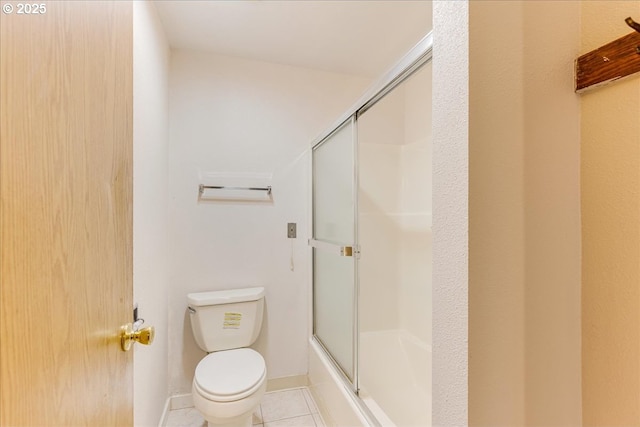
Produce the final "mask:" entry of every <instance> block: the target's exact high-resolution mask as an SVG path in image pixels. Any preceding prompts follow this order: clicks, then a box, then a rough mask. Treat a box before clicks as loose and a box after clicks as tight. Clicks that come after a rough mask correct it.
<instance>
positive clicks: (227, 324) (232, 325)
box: [222, 312, 242, 329]
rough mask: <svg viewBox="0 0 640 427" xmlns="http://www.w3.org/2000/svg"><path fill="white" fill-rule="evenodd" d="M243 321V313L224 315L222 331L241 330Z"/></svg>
mask: <svg viewBox="0 0 640 427" xmlns="http://www.w3.org/2000/svg"><path fill="white" fill-rule="evenodd" d="M241 321H242V313H235V312H227V313H225V314H224V322H223V324H222V329H239V328H240V322H241Z"/></svg>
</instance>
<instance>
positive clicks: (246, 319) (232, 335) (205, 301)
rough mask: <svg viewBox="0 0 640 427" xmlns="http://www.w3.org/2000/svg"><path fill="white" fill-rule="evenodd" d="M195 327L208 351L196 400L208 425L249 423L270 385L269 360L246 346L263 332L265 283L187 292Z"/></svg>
mask: <svg viewBox="0 0 640 427" xmlns="http://www.w3.org/2000/svg"><path fill="white" fill-rule="evenodd" d="M187 300H188V302H189V313H190V316H191V329H192V330H193V336H194V338H195V339H196V342H197V343H198V346H199V347H200V348H201V349H203V350H204V351H206V352H207V353H209V354H207V356H205V358H204V359H202V360H201V361H200V363H198V366H197V367H196V372H195V375H194V378H193V387H192V393H193V403H194V406H195V407H196V409H197V410H198V411H200V413H201V414H202V415H203V417H204V419H205V420H206V421H207V422H208V423H209V426H220V427H222V426H224V427H245V426H246V427H249V426H251V424H252V422H251V421H252V419H251V418H252V415H253V412H254V410H255V409H256V408H257V407H258V405H260V401H261V400H262V396H263V395H264V392H265V389H266V388H267V380H266V378H267V369H266V366H265V363H264V359H263V358H262V356H261V355H260V353H258V352H257V351H255V350H252V349H250V348H246V347H248V346H250V345H251V344H253V343H254V342H255V340H256V339H257V338H258V335H259V334H260V328H261V327H262V314H263V310H264V288H262V287H259V288H247V289H234V290H228V291H213V292H199V293H193V294H188V295H187Z"/></svg>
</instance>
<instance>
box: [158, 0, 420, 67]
mask: <svg viewBox="0 0 640 427" xmlns="http://www.w3.org/2000/svg"><path fill="white" fill-rule="evenodd" d="M155 4H156V7H157V9H158V12H159V14H160V19H161V21H162V23H163V26H164V28H165V31H166V34H167V37H168V39H169V44H170V45H171V47H172V48H178V49H191V50H199V51H206V52H213V53H218V54H222V55H229V56H237V57H242V58H247V59H254V60H260V61H267V62H275V63H280V64H287V65H293V66H299V67H306V68H315V69H320V70H325V71H333V72H340V73H347V74H355V75H362V76H367V77H377V76H379V75H381V74H382V73H383V72H384V71H386V70H387V69H388V68H389V67H390V66H391V65H393V64H394V63H395V62H396V61H397V60H399V59H400V58H401V57H402V56H403V54H404V53H406V52H407V51H408V50H409V49H411V47H413V46H414V45H415V44H416V43H417V42H418V41H419V40H420V39H421V38H422V37H423V36H425V35H426V34H427V33H428V32H429V31H431V26H432V25H431V1H424V0H422V1H420V0H412V1H400V0H395V1H394V0H391V1H383V0H341V1H329V0H316V1H312V0H283V1H273V0H208V1H206V0H204V1H203V0H200V1H156V2H155Z"/></svg>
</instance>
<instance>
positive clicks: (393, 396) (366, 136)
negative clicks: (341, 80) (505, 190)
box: [310, 35, 432, 426]
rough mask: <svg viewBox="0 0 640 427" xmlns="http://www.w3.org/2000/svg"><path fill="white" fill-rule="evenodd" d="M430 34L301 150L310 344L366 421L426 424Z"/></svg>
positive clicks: (428, 391)
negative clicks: (308, 227)
mask: <svg viewBox="0 0 640 427" xmlns="http://www.w3.org/2000/svg"><path fill="white" fill-rule="evenodd" d="M430 59H431V36H430V35H429V36H427V37H426V38H425V39H423V40H422V41H421V42H420V43H419V44H418V45H417V46H416V48H414V49H413V50H412V51H411V52H410V53H409V54H408V55H407V56H406V57H405V58H404V59H403V61H401V63H400V64H399V65H398V66H397V67H396V68H394V70H392V71H391V72H390V73H389V74H388V75H387V76H385V78H384V79H383V80H382V81H381V82H380V84H379V85H378V87H377V88H374V89H373V90H372V91H371V92H370V93H369V95H368V96H366V97H365V98H364V99H363V100H362V102H361V103H358V104H357V105H356V107H355V108H354V109H353V110H352V111H350V112H349V113H348V114H346V115H345V116H346V117H344V118H343V120H341V121H340V122H339V124H338V125H337V126H335V127H334V128H333V129H332V130H331V131H330V132H329V133H328V134H327V135H326V136H324V137H323V138H321V139H319V140H318V142H317V143H316V144H315V145H314V146H313V150H312V170H313V190H312V192H313V237H312V239H310V245H311V246H312V247H313V335H314V337H313V339H314V341H315V342H316V343H317V344H318V345H319V347H320V348H321V349H322V352H323V353H324V355H325V356H326V358H327V359H329V360H330V361H331V364H332V365H333V367H334V368H335V371H336V372H337V373H339V377H340V378H341V381H342V382H343V384H345V385H346V386H347V388H348V389H349V390H350V393H351V396H352V399H353V402H355V404H356V405H357V406H358V408H359V409H360V410H361V412H362V414H364V417H365V418H366V419H367V422H368V423H369V424H372V425H384V426H392V425H397V426H428V425H430V424H431V311H432V310H431V175H432V174H431V63H430Z"/></svg>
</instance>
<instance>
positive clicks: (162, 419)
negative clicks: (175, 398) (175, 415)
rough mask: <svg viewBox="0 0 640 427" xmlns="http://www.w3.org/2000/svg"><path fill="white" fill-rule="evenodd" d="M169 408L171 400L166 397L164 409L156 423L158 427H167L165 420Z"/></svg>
mask: <svg viewBox="0 0 640 427" xmlns="http://www.w3.org/2000/svg"><path fill="white" fill-rule="evenodd" d="M170 407H171V398H170V397H168V398H167V401H166V402H165V403H164V409H163V410H162V416H161V417H160V422H159V423H158V427H164V426H166V425H167V418H168V417H169V410H170V409H169V408H170Z"/></svg>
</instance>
